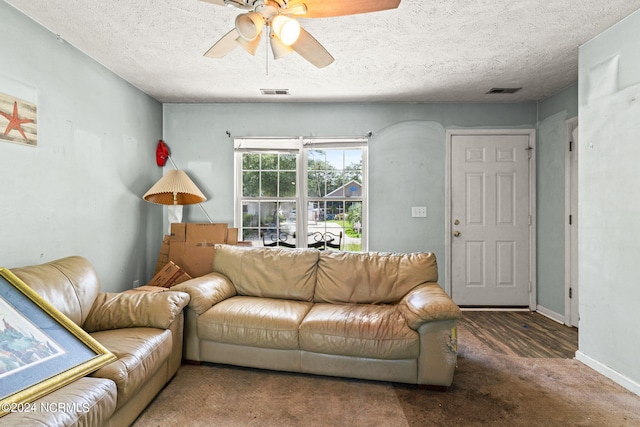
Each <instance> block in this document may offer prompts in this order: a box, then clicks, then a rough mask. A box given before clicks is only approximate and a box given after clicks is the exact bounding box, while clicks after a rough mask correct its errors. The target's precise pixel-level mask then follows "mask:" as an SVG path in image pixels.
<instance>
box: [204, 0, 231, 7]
mask: <svg viewBox="0 0 640 427" xmlns="http://www.w3.org/2000/svg"><path fill="white" fill-rule="evenodd" d="M200 1H203V2H205V3H211V4H217V5H218V6H226V4H225V2H224V0H200Z"/></svg>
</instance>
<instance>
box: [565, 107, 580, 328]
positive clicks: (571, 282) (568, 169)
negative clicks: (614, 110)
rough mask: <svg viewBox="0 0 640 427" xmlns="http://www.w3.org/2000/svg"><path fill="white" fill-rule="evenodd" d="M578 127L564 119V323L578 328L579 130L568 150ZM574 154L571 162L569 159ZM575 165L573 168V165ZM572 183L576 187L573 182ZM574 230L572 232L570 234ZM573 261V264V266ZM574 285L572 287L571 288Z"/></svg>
mask: <svg viewBox="0 0 640 427" xmlns="http://www.w3.org/2000/svg"><path fill="white" fill-rule="evenodd" d="M574 129H578V117H572V118H570V119H567V120H566V121H565V144H566V145H565V168H564V170H565V185H564V188H565V195H564V197H565V204H564V210H565V221H566V222H565V228H564V241H565V244H564V254H565V255H564V287H565V289H564V290H565V293H564V324H565V325H568V326H574V327H578V324H579V320H580V311H579V307H578V305H579V304H573V301H574V300H576V301H579V298H580V292H579V290H580V286H579V284H580V282H579V280H580V277H579V276H578V269H577V268H575V269H574V268H573V267H577V264H578V254H576V253H574V254H572V253H571V247H572V243H573V242H572V238H574V239H576V245H574V247H575V248H577V247H578V245H577V240H578V239H579V236H578V215H577V214H578V207H579V206H580V202H579V201H578V202H577V203H576V204H575V206H574V204H573V203H572V195H574V193H575V195H576V198H577V194H578V180H577V179H576V180H574V179H573V178H574V173H576V172H577V171H578V170H579V168H580V166H579V164H578V160H579V156H578V154H579V144H580V133H578V141H573V151H571V150H570V144H571V141H572V140H573V135H572V134H573V130H574ZM572 157H573V161H572ZM572 165H573V166H574V167H575V169H576V170H574V168H573V167H572ZM573 184H575V186H574V185H573ZM569 215H572V216H573V217H572V219H573V221H572V222H573V225H571V224H569ZM572 229H573V233H572ZM572 255H573V256H572ZM573 263H575V265H573ZM574 271H575V272H576V276H577V277H573V272H574ZM572 288H573V289H572ZM569 292H572V294H573V298H569V295H570V294H569Z"/></svg>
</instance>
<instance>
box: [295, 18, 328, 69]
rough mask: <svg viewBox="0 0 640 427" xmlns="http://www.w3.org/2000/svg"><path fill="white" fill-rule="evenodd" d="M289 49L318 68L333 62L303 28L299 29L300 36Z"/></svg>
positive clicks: (326, 52)
mask: <svg viewBox="0 0 640 427" xmlns="http://www.w3.org/2000/svg"><path fill="white" fill-rule="evenodd" d="M291 47H292V48H293V50H295V51H296V52H298V54H299V55H300V56H302V57H303V58H304V59H306V60H307V61H309V62H311V63H312V64H313V65H315V66H316V67H318V68H323V67H326V66H327V65H329V64H331V63H332V62H333V56H331V54H330V53H329V52H328V51H327V49H325V48H324V46H322V45H321V44H320V43H319V42H318V40H316V39H315V38H313V36H312V35H311V34H309V33H308V32H307V31H306V30H305V29H304V28H300V36H299V37H298V40H297V41H296V42H295V43H294V44H292V45H291Z"/></svg>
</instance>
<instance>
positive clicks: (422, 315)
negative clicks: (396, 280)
mask: <svg viewBox="0 0 640 427" xmlns="http://www.w3.org/2000/svg"><path fill="white" fill-rule="evenodd" d="M398 306H399V308H400V311H401V312H402V313H403V314H404V317H405V318H406V319H407V324H408V325H409V327H410V328H411V329H418V328H419V327H420V325H422V324H423V323H426V322H434V321H438V320H454V319H459V318H460V317H462V312H461V311H460V307H458V306H457V305H456V303H454V302H453V300H452V299H451V298H450V297H449V295H447V293H446V292H445V291H444V290H443V289H442V288H441V287H440V285H438V284H437V283H435V282H429V283H424V284H422V285H420V286H417V287H415V288H413V289H412V290H411V291H410V292H409V293H407V294H406V295H405V296H404V298H402V300H401V301H400V302H399V303H398Z"/></svg>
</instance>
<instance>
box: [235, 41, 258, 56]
mask: <svg viewBox="0 0 640 427" xmlns="http://www.w3.org/2000/svg"><path fill="white" fill-rule="evenodd" d="M236 41H237V42H238V43H239V44H240V46H242V48H243V49H244V50H246V51H247V52H248V53H250V54H251V55H255V54H256V50H257V49H258V45H259V44H260V37H256V38H255V39H253V40H245V39H243V38H242V37H238V38H237V39H236Z"/></svg>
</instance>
